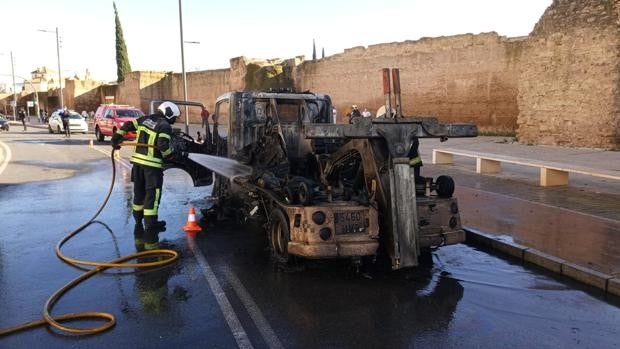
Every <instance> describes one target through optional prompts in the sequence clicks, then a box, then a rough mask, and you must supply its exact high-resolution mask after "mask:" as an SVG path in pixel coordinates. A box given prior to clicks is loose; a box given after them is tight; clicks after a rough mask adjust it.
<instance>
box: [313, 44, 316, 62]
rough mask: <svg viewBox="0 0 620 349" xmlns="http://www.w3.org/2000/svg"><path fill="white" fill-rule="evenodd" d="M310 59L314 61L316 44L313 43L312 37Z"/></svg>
mask: <svg viewBox="0 0 620 349" xmlns="http://www.w3.org/2000/svg"><path fill="white" fill-rule="evenodd" d="M312 60H313V61H316V45H315V44H314V39H312Z"/></svg>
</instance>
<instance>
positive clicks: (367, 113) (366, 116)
mask: <svg viewBox="0 0 620 349" xmlns="http://www.w3.org/2000/svg"><path fill="white" fill-rule="evenodd" d="M371 116H372V114H371V113H370V112H369V111H368V108H364V110H363V111H362V117H364V118H369V117H371Z"/></svg>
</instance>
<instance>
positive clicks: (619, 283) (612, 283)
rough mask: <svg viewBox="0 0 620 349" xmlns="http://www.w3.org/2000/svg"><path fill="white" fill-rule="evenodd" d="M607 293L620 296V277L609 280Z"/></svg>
mask: <svg viewBox="0 0 620 349" xmlns="http://www.w3.org/2000/svg"><path fill="white" fill-rule="evenodd" d="M607 293H609V294H613V295H615V296H618V297H620V279H619V278H613V279H611V280H609V281H608V284H607Z"/></svg>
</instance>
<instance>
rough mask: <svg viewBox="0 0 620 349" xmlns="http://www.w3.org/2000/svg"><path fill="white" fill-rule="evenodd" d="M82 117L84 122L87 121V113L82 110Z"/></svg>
mask: <svg viewBox="0 0 620 349" xmlns="http://www.w3.org/2000/svg"><path fill="white" fill-rule="evenodd" d="M81 115H82V117H83V118H84V120H86V121H88V113H87V112H86V110H82V114H81Z"/></svg>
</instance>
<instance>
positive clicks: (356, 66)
mask: <svg viewBox="0 0 620 349" xmlns="http://www.w3.org/2000/svg"><path fill="white" fill-rule="evenodd" d="M522 41H523V40H522V39H508V38H506V37H503V36H499V35H497V34H495V33H485V34H479V35H472V34H466V35H457V36H449V37H440V38H423V39H421V40H417V41H406V42H399V43H390V44H380V45H373V46H369V47H368V48H364V47H356V48H352V49H348V50H345V52H344V53H342V54H338V55H334V56H331V57H327V58H325V59H321V60H318V61H316V62H312V61H306V62H303V63H302V64H300V65H299V66H297V69H296V75H295V81H296V85H297V87H298V89H300V90H311V91H321V92H323V93H327V94H329V95H330V96H331V97H332V100H333V102H334V104H335V105H336V106H337V108H338V116H339V119H340V121H341V122H346V120H345V118H344V116H345V114H346V113H348V112H349V111H350V109H351V105H353V104H357V105H358V106H359V107H361V108H363V107H367V108H368V109H369V110H370V111H371V112H374V111H376V110H377V109H378V108H379V107H380V106H382V105H383V104H384V99H383V90H382V86H383V85H382V75H381V69H382V68H385V67H394V68H400V80H401V89H402V95H401V99H402V109H403V114H405V115H433V116H437V117H438V118H439V119H440V121H442V122H473V123H476V124H478V125H479V126H481V127H486V128H499V129H510V130H514V129H515V126H516V120H517V115H518V113H519V111H518V109H517V73H518V62H519V58H520V50H521V45H522Z"/></svg>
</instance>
